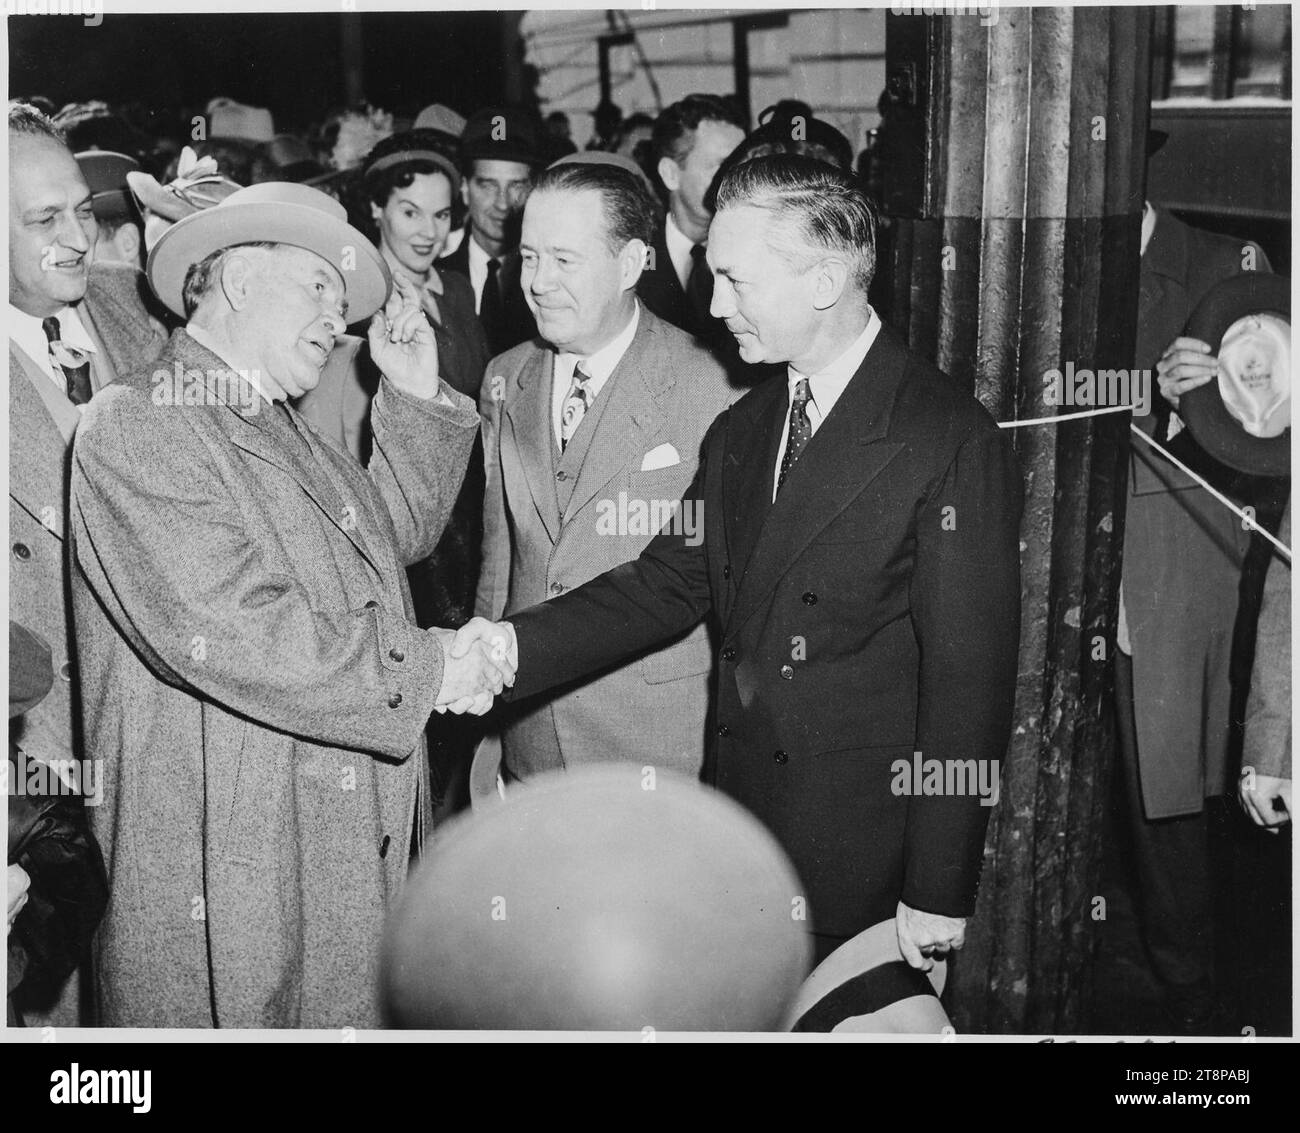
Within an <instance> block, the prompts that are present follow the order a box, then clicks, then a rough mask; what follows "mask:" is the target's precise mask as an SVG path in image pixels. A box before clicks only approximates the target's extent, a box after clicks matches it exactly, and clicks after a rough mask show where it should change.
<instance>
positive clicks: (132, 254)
mask: <svg viewBox="0 0 1300 1133" xmlns="http://www.w3.org/2000/svg"><path fill="white" fill-rule="evenodd" d="M113 239H114V241H116V243H117V254H118V257H119V258H120V259H121V260H122V261H123V262H125V263H128V264H135V265H136V266H137V267H139V266H140V242H141V239H142V237H141V235H140V226H139V225H138V224H136V223H135V222H134V221H132V222H130V223H127V224H124V225H122V227H121V228H119V229H118V230H117V231H116V232H115V233H114V234H113Z"/></svg>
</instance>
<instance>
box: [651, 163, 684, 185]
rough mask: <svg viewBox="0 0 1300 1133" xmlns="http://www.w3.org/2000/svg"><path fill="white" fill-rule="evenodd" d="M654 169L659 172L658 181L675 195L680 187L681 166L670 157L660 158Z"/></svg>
mask: <svg viewBox="0 0 1300 1133" xmlns="http://www.w3.org/2000/svg"><path fill="white" fill-rule="evenodd" d="M656 168H657V169H658V170H659V179H660V180H661V181H662V182H663V183H664V188H666V189H667V190H668V191H669V192H670V193H675V192H677V190H678V189H680V188H681V187H682V169H681V166H679V165H678V164H677V162H675V161H674V160H673V159H672V158H671V157H661V158H660V159H659V164H658V165H657V166H656Z"/></svg>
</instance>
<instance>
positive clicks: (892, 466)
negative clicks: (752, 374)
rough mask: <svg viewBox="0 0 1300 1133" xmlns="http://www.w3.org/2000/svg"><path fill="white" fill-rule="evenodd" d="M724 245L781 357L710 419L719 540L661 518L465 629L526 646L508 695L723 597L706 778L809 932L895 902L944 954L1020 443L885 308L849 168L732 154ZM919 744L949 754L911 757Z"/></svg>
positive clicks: (986, 708) (825, 935)
mask: <svg viewBox="0 0 1300 1133" xmlns="http://www.w3.org/2000/svg"><path fill="white" fill-rule="evenodd" d="M814 213H816V216H815V217H814V216H813V214H814ZM810 222H813V223H810ZM816 234H820V235H816ZM708 259H709V264H710V267H711V269H712V271H713V273H714V279H715V283H714V298H713V313H714V314H715V315H717V316H719V317H721V318H723V319H724V320H725V321H726V324H727V327H728V329H729V330H730V331H731V332H732V333H733V334H734V335H735V336H736V339H737V342H738V345H739V348H740V352H741V355H742V357H743V358H744V359H745V361H746V362H749V363H759V362H766V363H772V362H785V363H787V366H786V367H782V372H781V373H779V374H778V375H776V376H774V377H772V378H770V379H769V380H767V381H765V382H763V383H762V384H761V385H759V386H758V387H757V388H756V389H754V390H753V391H752V392H751V393H750V394H748V395H747V396H746V397H745V398H743V399H742V400H740V401H739V402H737V403H736V404H735V405H734V406H732V407H731V408H730V409H728V410H726V411H724V412H723V413H722V414H721V416H720V417H719V418H718V420H717V421H716V422H715V423H714V425H713V427H712V428H711V429H710V430H709V432H708V434H707V436H706V437H705V440H704V444H703V451H702V456H701V462H700V468H699V470H698V472H697V474H696V477H695V479H694V481H693V482H692V484H691V486H690V488H689V489H688V490H687V493H686V496H685V497H684V506H687V505H689V506H691V507H693V508H695V509H697V510H699V509H702V511H701V514H702V515H703V518H704V538H703V540H702V541H700V540H696V541H695V542H696V544H697V545H694V546H692V545H691V543H690V541H688V540H687V539H685V538H683V537H682V536H680V535H677V534H674V533H673V532H672V530H671V529H670V528H665V529H664V530H663V531H661V533H660V534H659V535H658V536H657V537H656V538H655V539H654V540H653V541H652V542H651V543H650V544H649V546H648V547H647V548H646V550H645V551H644V552H643V553H642V554H641V556H640V557H639V558H638V559H636V560H635V561H632V562H629V563H626V564H624V565H622V566H618V567H615V568H614V569H612V570H610V571H608V572H606V573H605V574H604V575H601V576H600V577H599V578H596V579H594V580H593V581H591V582H589V583H587V584H586V585H584V586H581V587H578V588H577V589H575V590H573V591H571V592H569V593H567V594H564V595H561V596H559V597H557V598H555V599H552V600H551V601H548V602H545V603H543V604H542V605H539V606H534V607H532V608H531V609H529V610H525V611H523V612H521V613H518V614H514V615H512V616H511V618H510V621H509V623H498V624H497V625H495V626H493V625H491V624H490V623H486V622H481V621H476V622H473V623H470V625H469V626H467V627H465V628H464V629H463V630H462V631H461V635H462V642H461V643H458V645H464V643H466V642H468V641H469V640H471V639H475V638H487V639H491V638H494V637H495V638H497V639H498V641H499V642H501V643H503V644H505V645H506V646H507V647H513V648H516V649H517V656H516V658H515V659H516V660H517V663H518V675H517V683H516V685H515V688H514V695H516V696H519V695H529V694H531V693H534V692H536V691H538V690H540V689H542V688H544V687H549V686H552V685H554V684H558V683H561V682H565V681H569V680H571V679H573V678H574V677H576V676H578V675H580V674H582V673H585V672H589V671H593V670H597V669H600V668H603V667H604V666H607V665H609V664H611V663H613V662H615V661H617V660H619V659H620V658H623V657H626V656H629V655H634V654H636V653H637V652H639V651H642V650H644V649H646V648H647V647H649V646H651V645H653V644H655V643H656V642H659V641H662V640H665V639H666V638H669V637H671V636H673V635H676V634H679V633H681V632H682V631H683V630H684V629H686V628H687V627H689V626H690V625H692V624H693V623H694V622H695V620H697V619H698V618H700V617H701V616H702V615H706V614H711V615H712V616H713V618H714V620H715V622H716V625H717V629H718V640H719V644H720V652H719V655H718V678H717V683H716V686H715V688H716V702H715V725H714V733H715V734H714V736H713V737H712V741H711V751H710V756H709V759H710V767H709V771H710V778H711V779H712V781H713V782H714V783H715V784H716V785H717V787H719V788H720V789H721V790H723V791H726V792H727V793H728V794H729V795H731V796H732V797H734V798H735V799H737V800H739V801H740V802H741V803H742V804H744V805H745V806H747V807H748V808H749V809H750V810H751V811H752V812H753V813H754V814H756V815H757V816H758V817H759V818H760V819H761V820H762V821H763V822H765V823H766V824H767V826H768V827H769V828H770V829H771V830H772V832H773V833H774V834H775V835H776V837H777V839H778V840H779V841H780V842H781V844H782V845H783V846H784V848H785V850H786V852H787V853H788V854H789V855H790V857H791V859H792V860H793V862H794V865H795V867H796V869H797V871H798V873H799V876H800V877H801V878H802V882H803V887H804V892H803V893H802V894H792V895H791V899H792V909H793V910H795V915H798V910H799V909H800V907H801V906H800V903H799V899H800V898H805V899H806V903H807V906H808V908H809V911H810V918H811V922H812V929H813V930H814V932H815V933H816V935H817V945H818V952H819V955H824V954H826V953H827V952H828V951H829V950H830V949H831V948H833V947H835V946H837V945H838V944H839V943H840V942H841V941H843V940H844V939H846V938H848V937H850V936H853V935H855V934H857V933H859V932H861V931H863V930H864V929H866V928H867V927H868V926H870V925H872V924H874V923H878V922H880V921H883V920H886V919H887V918H889V917H893V916H897V919H898V936H899V945H900V947H901V949H902V952H903V955H904V956H905V957H906V958H907V959H908V960H909V961H910V962H911V963H912V964H913V966H914V967H926V966H928V965H929V964H930V963H931V961H930V960H929V955H930V954H942V953H943V952H945V951H947V950H948V949H949V948H953V947H960V945H961V943H962V939H963V933H964V928H965V918H966V917H967V916H969V915H970V913H971V912H972V910H973V909H974V904H975V893H976V887H977V884H978V879H979V873H980V864H981V859H982V852H983V840H984V831H985V827H986V824H987V819H988V815H989V804H991V803H992V802H993V797H992V795H991V793H990V792H983V793H981V792H980V791H978V790H977V789H976V788H975V784H974V782H973V781H972V779H971V776H972V775H976V774H977V773H979V772H981V771H982V773H983V775H984V776H985V779H984V782H985V783H986V784H987V783H993V782H995V778H994V776H995V774H996V768H997V766H998V763H999V761H1000V760H1001V758H1002V755H1003V751H1004V749H1005V746H1006V743H1007V740H1008V738H1009V731H1010V722H1011V709H1012V701H1013V693H1014V683H1015V676H1016V655H1017V644H1018V637H1019V628H1018V627H1019V600H1020V592H1019V551H1018V530H1019V519H1020V513H1021V506H1022V487H1021V478H1020V473H1019V471H1018V468H1017V464H1016V460H1015V456H1014V454H1013V452H1012V449H1011V446H1010V444H1009V443H1008V441H1007V439H1006V437H1005V436H1004V434H1003V433H1001V432H1000V431H999V429H998V428H997V426H996V425H995V423H994V422H993V420H992V419H991V418H990V417H989V415H988V414H987V413H986V412H985V411H984V410H983V409H982V408H981V407H980V405H979V404H978V403H977V402H976V401H975V400H974V399H973V398H972V397H971V396H970V395H969V394H968V393H966V392H964V391H963V390H961V389H959V388H958V387H957V386H956V385H955V384H954V383H952V382H951V381H950V380H949V379H948V378H947V377H945V375H943V374H942V373H940V372H939V371H938V370H936V369H935V368H934V367H933V366H931V365H929V364H927V363H926V362H924V361H922V360H921V359H919V358H917V357H916V356H914V355H912V354H911V353H909V351H908V350H907V348H906V346H905V345H904V343H903V342H902V341H901V340H900V339H899V338H898V337H897V336H896V335H895V334H894V333H893V332H892V331H891V330H889V329H888V328H887V327H884V326H882V325H881V323H880V320H879V318H878V317H877V316H876V315H875V313H874V312H873V311H872V310H871V308H870V306H869V305H868V303H867V299H866V294H867V287H868V285H869V283H870V279H871V273H872V269H873V267H874V257H873V224H872V218H871V212H870V208H869V206H868V205H867V204H866V202H865V200H864V199H863V197H862V195H861V193H860V192H859V191H858V189H857V188H856V187H855V186H854V185H853V184H852V183H851V182H850V181H849V179H848V178H846V177H844V176H843V175H841V174H839V173H838V172H837V171H836V170H834V169H832V168H830V167H829V166H826V165H824V164H822V163H819V162H816V161H813V160H811V159H808V158H803V157H791V156H786V155H781V156H773V157H762V158H758V159H755V160H754V161H751V162H747V163H745V164H743V165H741V166H739V167H737V168H736V169H735V170H733V171H732V172H730V173H729V174H728V175H727V176H726V177H725V178H724V180H723V182H722V184H721V187H720V190H719V194H718V212H717V215H716V217H715V219H714V222H713V227H712V229H711V232H710V238H709V250H708ZM510 627H513V634H514V637H513V640H512V639H511V629H510ZM455 648H456V647H453V652H454V651H455ZM917 752H919V753H921V754H920V756H919V757H917V756H916V755H915V753H917ZM918 759H919V760H920V761H921V762H920V766H921V767H927V768H928V767H930V761H934V764H933V767H936V768H938V769H939V772H938V774H937V775H935V774H928V778H927V779H926V781H925V782H922V781H920V778H921V777H919V776H917V775H916V774H914V773H913V769H914V768H915V767H916V766H917V761H918ZM959 765H960V766H961V768H962V777H963V778H964V780H965V781H964V783H963V782H959V781H958V779H957V777H956V776H955V775H954V772H955V771H956V769H957V768H958V766H959Z"/></svg>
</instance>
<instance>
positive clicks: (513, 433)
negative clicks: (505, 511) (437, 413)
mask: <svg viewBox="0 0 1300 1133" xmlns="http://www.w3.org/2000/svg"><path fill="white" fill-rule="evenodd" d="M554 357H555V356H554V354H552V352H551V351H550V350H549V349H538V350H536V351H534V352H533V354H532V355H531V356H530V357H529V359H528V361H527V362H526V363H525V364H524V367H523V369H522V370H520V371H519V376H518V377H517V378H516V379H515V382H516V384H517V386H518V389H519V394H518V396H517V397H516V398H514V399H513V400H508V401H507V402H506V406H505V413H504V415H503V416H504V429H503V433H502V437H501V442H502V444H507V443H508V444H512V445H513V446H514V449H515V454H516V455H517V457H518V459H519V464H520V467H521V468H522V469H523V473H524V479H525V480H526V481H527V483H528V490H529V491H530V492H531V493H532V497H533V506H534V507H535V508H536V509H537V514H538V515H539V516H540V517H541V520H542V523H543V524H544V525H545V527H546V532H547V534H548V535H549V536H550V537H551V542H552V543H554V542H556V540H558V539H559V537H560V505H559V503H558V502H557V501H556V498H555V469H554V467H553V462H552V460H551V446H552V444H553V443H554V442H553V440H552V436H551V371H552V366H553V359H554Z"/></svg>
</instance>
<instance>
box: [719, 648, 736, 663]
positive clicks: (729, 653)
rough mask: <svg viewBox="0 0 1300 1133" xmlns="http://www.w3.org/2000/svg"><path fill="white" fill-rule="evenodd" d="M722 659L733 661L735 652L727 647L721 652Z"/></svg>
mask: <svg viewBox="0 0 1300 1133" xmlns="http://www.w3.org/2000/svg"><path fill="white" fill-rule="evenodd" d="M722 659H723V660H724V661H734V660H735V659H736V651H735V650H734V649H732V647H731V646H730V645H728V646H727V648H726V649H724V650H723V651H722Z"/></svg>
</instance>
